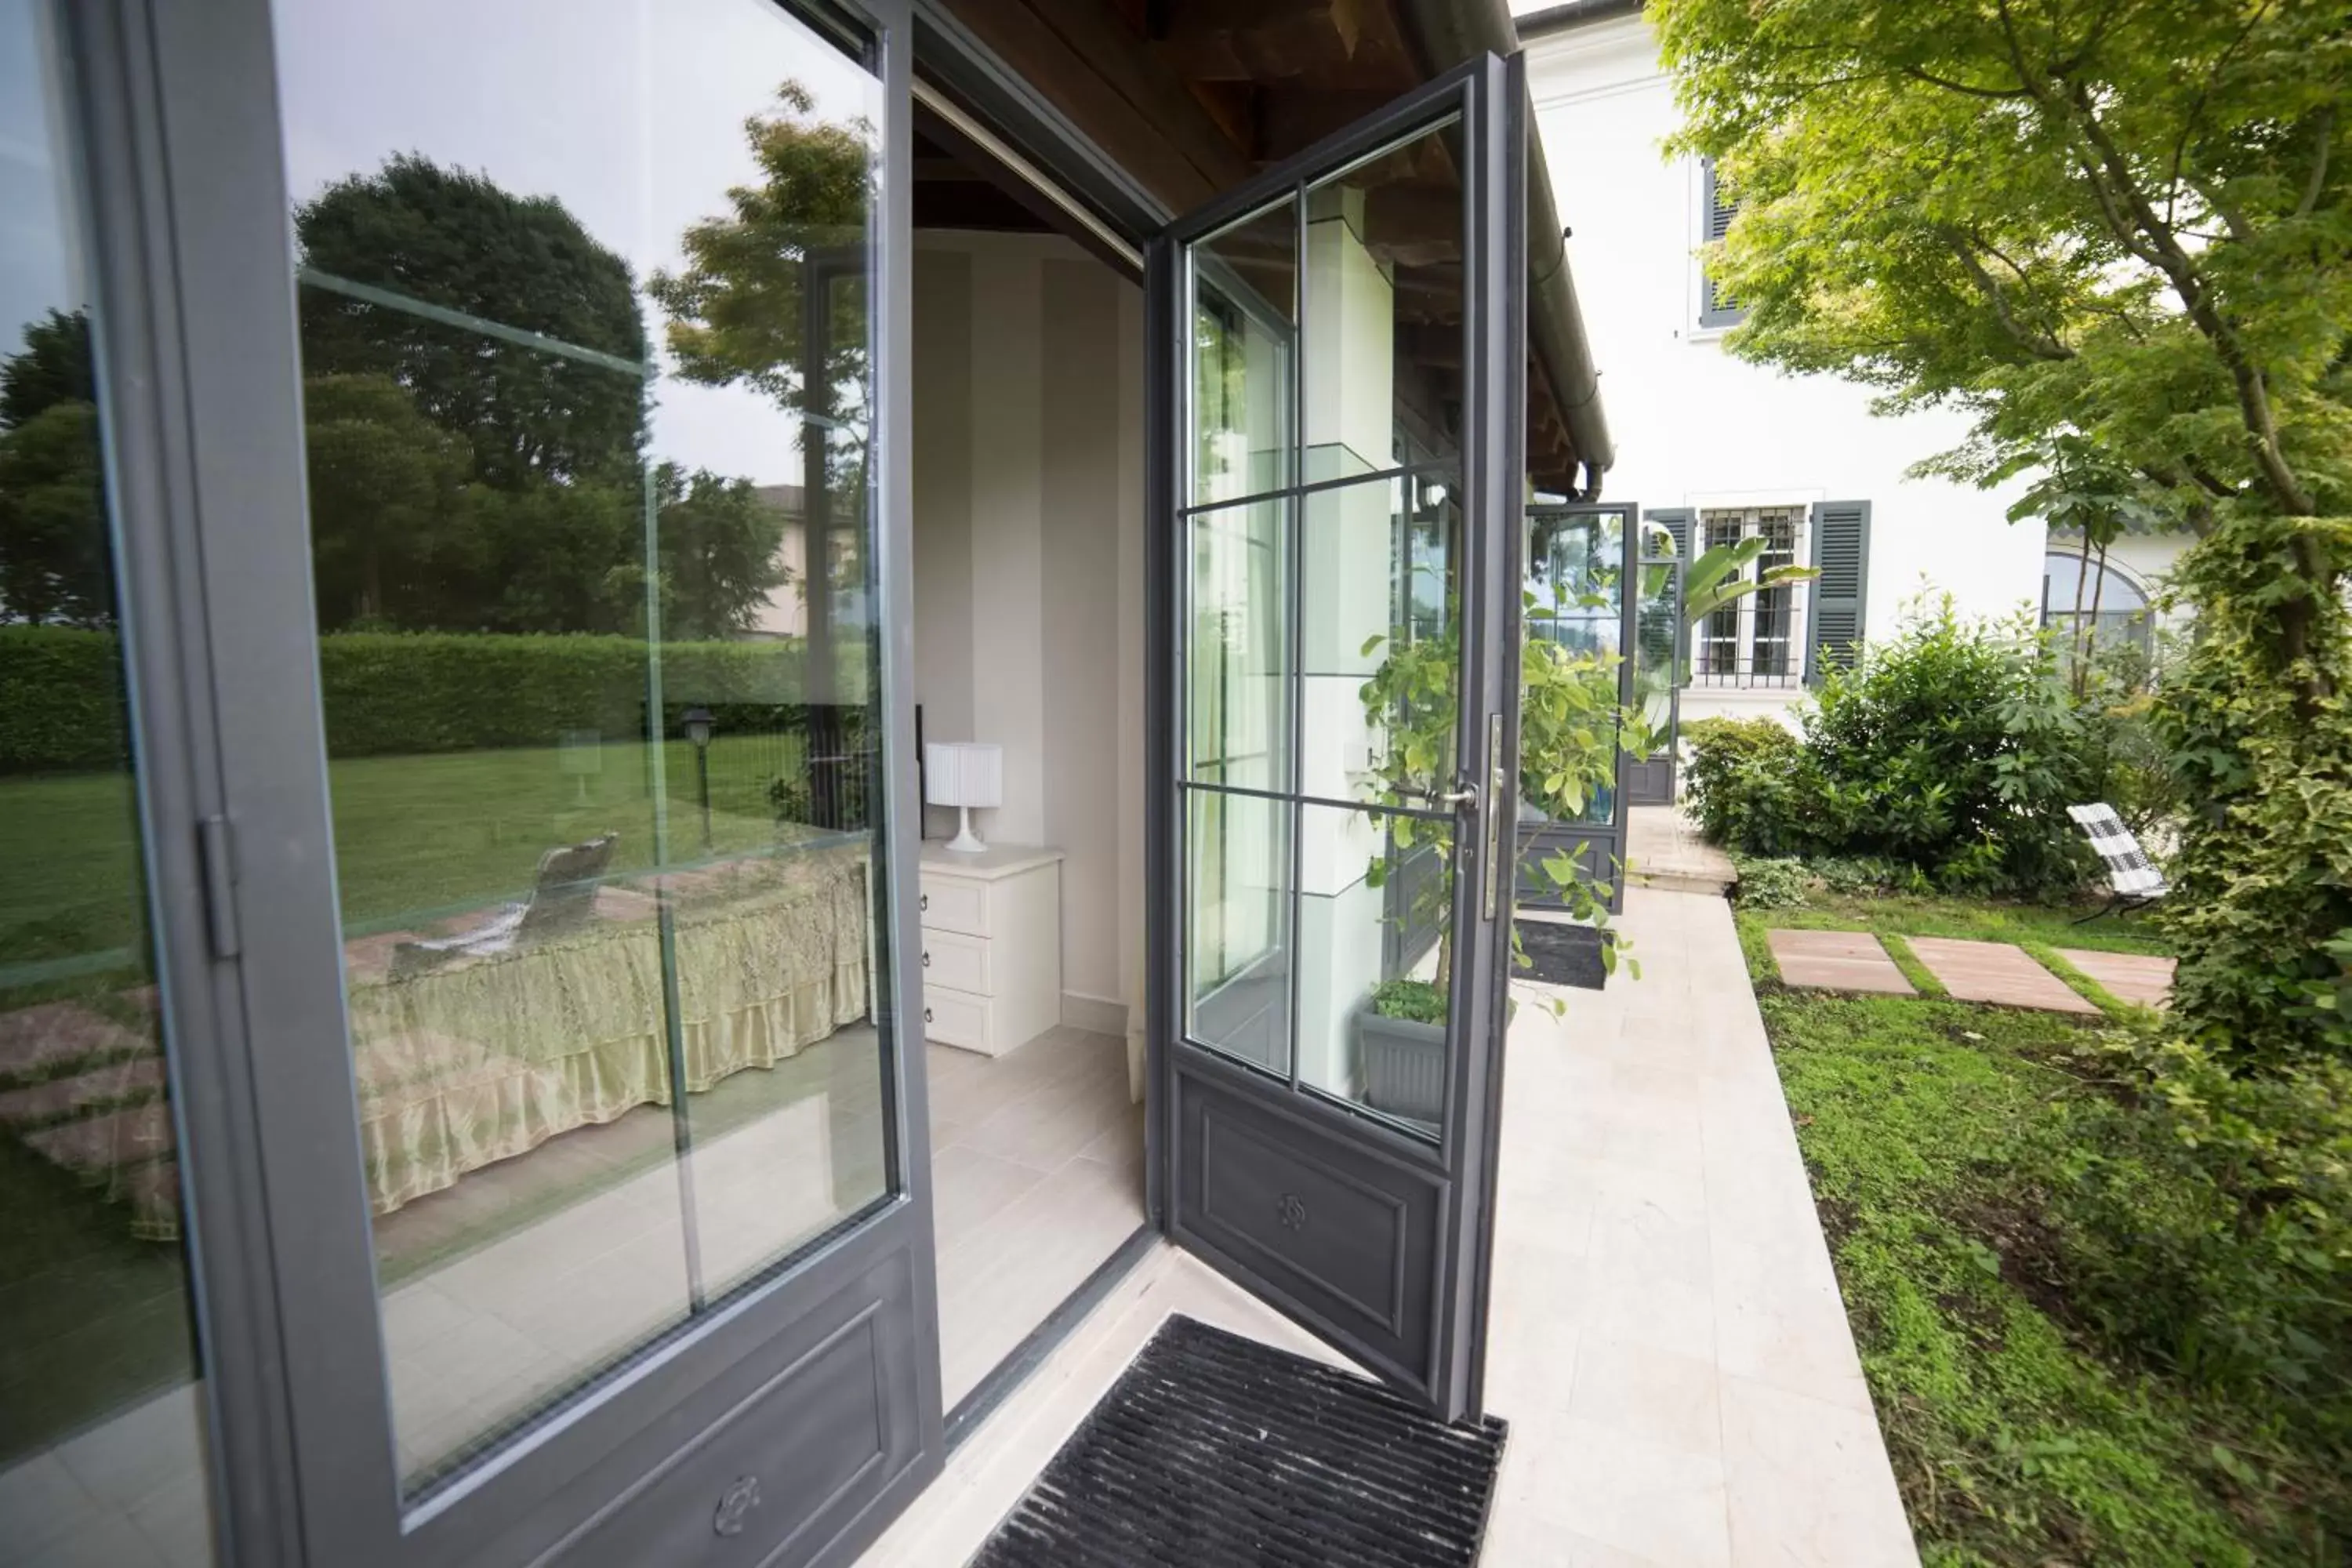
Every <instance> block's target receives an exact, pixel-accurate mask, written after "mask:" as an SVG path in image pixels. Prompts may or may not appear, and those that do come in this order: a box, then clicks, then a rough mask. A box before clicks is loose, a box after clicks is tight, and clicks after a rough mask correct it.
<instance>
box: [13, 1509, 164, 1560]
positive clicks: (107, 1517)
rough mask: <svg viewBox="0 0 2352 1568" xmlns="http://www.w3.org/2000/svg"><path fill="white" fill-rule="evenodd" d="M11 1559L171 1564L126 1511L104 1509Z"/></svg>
mask: <svg viewBox="0 0 2352 1568" xmlns="http://www.w3.org/2000/svg"><path fill="white" fill-rule="evenodd" d="M14 1561H17V1562H21V1563H22V1564H23V1568H171V1565H170V1564H169V1563H166V1562H165V1561H164V1559H163V1555H162V1554H161V1553H159V1552H157V1551H156V1550H155V1548H154V1547H153V1545H152V1544H151V1543H150V1542H148V1540H147V1538H146V1537H145V1536H143V1535H142V1534H141V1533H140V1532H139V1527H138V1526H137V1525H135V1524H133V1523H131V1520H130V1518H129V1516H128V1515H125V1514H115V1513H107V1514H100V1515H99V1516H98V1517H97V1518H96V1519H93V1520H90V1521H88V1522H87V1523H85V1524H83V1525H82V1526H80V1528H79V1529H77V1530H75V1531H73V1532H72V1533H71V1534H69V1535H66V1536H62V1537H60V1538H58V1540H56V1541H54V1542H50V1543H49V1544H48V1545H47V1546H46V1547H44V1548H42V1549H41V1550H40V1551H38V1552H34V1553H33V1554H32V1555H31V1556H29V1557H26V1558H23V1559H16V1560H14Z"/></svg>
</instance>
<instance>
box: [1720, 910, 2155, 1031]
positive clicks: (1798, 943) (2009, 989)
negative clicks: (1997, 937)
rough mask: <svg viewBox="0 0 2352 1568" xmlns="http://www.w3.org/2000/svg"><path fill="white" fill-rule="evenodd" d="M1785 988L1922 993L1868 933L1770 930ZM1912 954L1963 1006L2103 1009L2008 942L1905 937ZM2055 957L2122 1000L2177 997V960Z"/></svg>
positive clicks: (2150, 1003) (2085, 954) (2065, 953)
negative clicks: (2174, 994)
mask: <svg viewBox="0 0 2352 1568" xmlns="http://www.w3.org/2000/svg"><path fill="white" fill-rule="evenodd" d="M1764 935H1765V939H1766V940H1767V941H1768V942H1770V944H1771V947H1772V959H1773V962H1774V963H1777V964H1779V965H1780V979H1781V982H1782V984H1787V985H1790V986H1798V987H1802V988H1806V989H1811V990H1819V991H1869V992H1876V993H1880V994H1885V995H1890V996H1916V995H1917V994H1918V992H1917V990H1916V988H1915V987H1914V986H1913V985H1912V984H1911V982H1910V981H1909V980H1907V979H1906V978H1904V974H1903V971H1902V970H1900V969H1898V968H1897V967H1895V961H1894V960H1893V959H1892V958H1889V957H1888V956H1887V954H1886V950H1885V948H1884V947H1882V946H1880V945H1879V942H1878V939H1877V938H1876V937H1874V936H1873V935H1871V933H1870V932H1868V931H1766V932H1765V933H1764ZM1903 940H1904V941H1905V942H1908V943H1909V944H1910V947H1911V952H1912V953H1913V955H1914V956H1916V958H1917V959H1918V960H1919V962H1920V963H1923V964H1925V965H1926V966H1927V973H1930V974H1933V975H1934V976H1935V977H1936V978H1937V981H1939V982H1940V983H1941V984H1943V987H1944V989H1945V990H1947V991H1948V992H1950V993H1951V994H1952V995H1953V996H1955V997H1956V998H1958V1000H1960V1001H1962V1002H1991V1003H1995V1004H1998V1005H2000V1006H2004V1007H2032V1008H2038V1009H2039V1010H2041V1011H2042V1012H2045V1013H2082V1014H2087V1015H2092V1016H2095V1015H2096V1014H2097V1013H2098V1011H2099V1009H2098V1008H2097V1007H2096V1006H2095V1005H2093V1004H2092V1003H2091V1002H2090V1001H2089V1000H2087V999H2086V998H2084V996H2083V995H2081V994H2079V993H2077V992H2076V991H2075V990H2074V987H2072V986H2070V985H2068V984H2066V983H2065V982H2064V981H2063V980H2061V979H2059V978H2058V977H2057V976H2056V975H2054V974H2053V973H2050V972H2049V971H2048V970H2046V969H2044V968H2042V965H2040V964H2039V963H2035V962H2034V961H2033V959H2032V955H2030V954H2029V953H2027V952H2026V951H2025V950H2024V949H2023V948H2021V947H2017V946H2014V945H2012V944H2011V943H2009V942H1960V941H1958V940H1956V939H1954V938H1950V937H1940V936H1907V937H1905V938H1904V939H1903ZM2057 952H2058V955H2059V956H2060V957H2061V958H2063V959H2064V960H2065V961H2066V962H2067V963H2071V964H2073V965H2074V967H2075V968H2076V969H2079V970H2081V971H2082V972H2083V973H2084V974H2086V975H2088V976H2090V977H2091V978H2092V979H2093V980H2095V981H2097V982H2098V983H2099V984H2101V985H2103V986H2105V987H2106V989H2107V990H2108V991H2109V992H2111V993H2112V994H2114V995H2115V996H2116V998H2117V999H2118V1000H2120V1001H2124V1002H2136V1003H2137V1004H2139V1005H2141V1006H2144V1007H2161V1006H2163V1005H2165V1001H2166V999H2167V998H2168V997H2169V996H2170V995H2171V994H2172V970H2173V961H2172V960H2171V959H2169V958H2157V957H2153V956H2150V955H2148V954H2146V953H2137V952H2091V951H2088V950H2086V949H2078V948H2060V949H2058V950H2057Z"/></svg>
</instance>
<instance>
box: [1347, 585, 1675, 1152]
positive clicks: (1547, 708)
mask: <svg viewBox="0 0 2352 1568" xmlns="http://www.w3.org/2000/svg"><path fill="white" fill-rule="evenodd" d="M1594 603H1595V601H1591V600H1587V599H1582V598H1580V599H1579V600H1578V601H1577V604H1578V605H1580V606H1581V607H1593V605H1594ZM1524 608H1525V612H1526V613H1525V614H1524V616H1522V619H1521V625H1522V626H1523V627H1526V628H1528V630H1527V631H1525V632H1523V634H1522V637H1521V642H1520V650H1519V773H1518V787H1519V796H1520V799H1521V800H1522V802H1524V803H1526V804H1528V805H1534V806H1535V807H1537V808H1538V809H1540V810H1542V811H1544V812H1546V813H1547V814H1549V815H1567V816H1574V815H1576V814H1578V813H1580V812H1581V811H1582V810H1583V809H1584V805H1585V803H1586V802H1587V801H1588V800H1590V799H1591V797H1592V796H1593V795H1594V794H1595V793H1596V792H1598V791H1600V790H1601V789H1603V788H1605V787H1607V786H1608V785H1609V784H1612V782H1613V781H1614V780H1615V778H1616V773H1617V756H1618V752H1619V751H1620V750H1621V748H1622V750H1623V751H1625V752H1630V753H1632V754H1633V755H1635V756H1643V755H1647V754H1648V752H1649V751H1650V750H1651V749H1652V747H1653V745H1654V738H1653V737H1652V735H1651V733H1650V730H1649V726H1648V724H1647V722H1646V721H1644V719H1643V715H1642V714H1641V713H1639V712H1638V711H1635V710H1629V709H1626V708H1625V707H1623V706H1622V704H1620V703H1619V701H1618V700H1617V666H1618V664H1619V662H1620V658H1621V656H1619V655H1617V654H1613V653H1604V652H1600V651H1594V650H1582V649H1578V650H1571V649H1570V648H1566V647H1561V646H1560V645H1559V644H1558V643H1556V642H1553V641H1551V640H1550V639H1549V638H1545V637H1538V636H1535V635H1533V634H1532V628H1533V627H1534V626H1537V625H1538V623H1539V621H1540V620H1541V619H1542V618H1543V617H1542V611H1543V609H1544V605H1543V603H1542V601H1541V600H1540V599H1539V598H1538V595H1535V594H1532V593H1529V594H1528V595H1526V598H1525V604H1524ZM1458 625H1459V622H1458V619H1457V617H1456V616H1455V615H1454V605H1452V603H1451V602H1450V601H1449V603H1448V605H1447V614H1446V616H1445V617H1444V622H1443V624H1442V625H1441V626H1439V627H1437V628H1436V629H1434V630H1431V631H1425V632H1422V633H1420V634H1418V635H1406V634H1405V633H1403V632H1402V631H1401V632H1398V633H1393V634H1382V635H1380V636H1376V637H1371V638H1370V639H1369V640H1368V641H1366V643H1365V644H1364V649H1363V651H1364V652H1365V653H1366V654H1367V655H1370V654H1372V653H1374V652H1377V651H1379V650H1380V649H1381V647H1383V646H1385V647H1387V650H1388V651H1387V653H1386V655H1385V657H1383V658H1381V662H1380V664H1379V665H1378V667H1376V668H1374V670H1373V672H1372V675H1371V678H1370V679H1368V680H1366V681H1365V682H1364V684H1363V686H1362V688H1361V689H1360V691H1359V693H1358V695H1359V697H1360V700H1361V701H1362V703H1363V706H1364V716H1365V719H1366V720H1367V721H1368V722H1369V725H1370V729H1371V731H1372V733H1373V734H1374V735H1375V736H1377V737H1381V738H1383V742H1384V743H1381V744H1380V745H1379V746H1378V748H1377V751H1376V754H1375V755H1374V756H1373V758H1372V759H1371V767H1370V773H1369V775H1368V777H1367V780H1366V793H1367V795H1368V797H1369V798H1370V800H1371V801H1373V802H1375V803H1377V804H1380V805H1391V806H1426V805H1428V804H1429V803H1430V802H1432V801H1433V800H1436V799H1437V798H1438V797H1439V796H1441V795H1444V794H1445V793H1446V792H1447V791H1449V790H1451V789H1452V788H1453V787H1454V779H1453V767H1454V715H1455V711H1456V707H1457V704H1456V703H1455V700H1454V690H1455V686H1454V682H1455V679H1456V672H1457V671H1458V670H1459V668H1460V667H1461V643H1460V637H1459V632H1458V629H1457V628H1458ZM1387 821H1388V825H1389V826H1388V832H1387V835H1386V840H1387V841H1386V843H1385V845H1384V846H1383V847H1382V849H1381V851H1379V852H1376V853H1375V854H1374V855H1373V857H1372V858H1371V862H1370V866H1369V867H1368V868H1366V872H1365V880H1366V882H1367V883H1368V884H1369V885H1370V886H1371V887H1373V888H1384V887H1386V886H1387V885H1388V883H1389V881H1390V879H1391V877H1392V876H1394V875H1395V874H1396V873H1397V871H1398V869H1399V868H1401V867H1404V866H1407V865H1409V864H1411V863H1412V861H1413V859H1414V858H1415V857H1417V856H1419V855H1424V854H1427V853H1430V852H1434V853H1435V855H1436V857H1437V863H1436V871H1435V874H1434V875H1429V876H1424V877H1423V878H1422V879H1420V880H1419V882H1418V883H1417V885H1416V886H1415V887H1414V889H1413V893H1412V899H1411V900H1410V902H1409V904H1408V907H1407V909H1406V910H1405V911H1404V913H1403V914H1402V916H1401V917H1399V918H1401V919H1402V921H1406V922H1409V923H1412V924H1414V925H1422V924H1426V923H1434V925H1435V926H1436V930H1437V940H1436V959H1435V963H1434V964H1433V967H1432V970H1431V973H1428V974H1425V975H1422V974H1412V973H1404V974H1392V975H1388V976H1385V977H1383V978H1382V980H1381V982H1380V984H1377V985H1375V986H1374V987H1373V988H1372V990H1371V992H1370V994H1369V995H1367V996H1366V997H1365V998H1364V999H1363V1000H1362V1001H1361V1002H1360V1004H1359V1005H1358V1006H1357V1008H1356V1011H1355V1015H1354V1020H1353V1034H1354V1040H1355V1048H1356V1056H1357V1061H1358V1064H1359V1066H1360V1070H1361V1072H1362V1074H1363V1081H1364V1086H1365V1087H1364V1099H1365V1102H1366V1103H1367V1104H1369V1105H1370V1106H1371V1107H1372V1108H1373V1109H1374V1110H1382V1111H1386V1112H1389V1113H1390V1114H1391V1115H1396V1116H1402V1117H1408V1118H1411V1119H1412V1120H1415V1121H1435V1120H1436V1119H1437V1118H1438V1116H1439V1115H1440V1114H1441V1112H1442V1110H1443V1107H1444V1077H1445V1012H1446V998H1447V995H1448V994H1449V992H1450V990H1451V987H1452V984H1453V978H1454V931H1453V926H1452V923H1451V921H1450V920H1448V919H1447V918H1446V917H1447V914H1448V912H1449V911H1450V910H1452V908H1453V903H1454V855H1453V853H1452V847H1453V840H1452V835H1451V833H1450V831H1449V830H1448V829H1447V828H1446V827H1445V826H1443V825H1440V824H1433V823H1431V822H1429V821H1427V820H1425V819H1422V818H1417V817H1411V816H1391V817H1389V818H1388V819H1387ZM1537 869H1538V871H1539V873H1540V874H1541V875H1542V876H1543V877H1544V878H1545V879H1547V880H1548V881H1549V882H1550V883H1551V884H1552V886H1553V888H1554V889H1555V890H1556V891H1557V892H1558V894H1559V900H1560V901H1561V903H1563V904H1564V905H1565V906H1566V907H1567V908H1568V910H1569V911H1570V914H1572V915H1574V916H1575V917H1577V918H1578V919H1580V920H1583V921H1590V922H1591V923H1592V924H1594V925H1596V926H1606V925H1607V923H1608V900H1609V892H1610V889H1609V887H1608V885H1607V884H1606V883H1596V882H1594V881H1592V880H1591V879H1589V878H1588V877H1587V876H1586V875H1585V874H1584V872H1583V869H1582V868H1580V866H1579V865H1578V864H1577V862H1576V860H1575V858H1573V857H1571V856H1569V855H1567V854H1564V853H1563V854H1555V855H1552V856H1549V857H1547V858H1545V859H1543V860H1542V861H1540V862H1538V866H1537ZM1508 883H1509V885H1510V887H1511V889H1512V902H1513V905H1514V906H1515V907H1516V905H1517V876H1516V875H1509V876H1508ZM1511 946H1512V953H1513V963H1514V965H1515V966H1516V967H1518V968H1525V967H1527V966H1528V964H1527V959H1526V955H1525V954H1524V953H1523V952H1521V951H1520V949H1519V940H1518V931H1517V921H1513V922H1512V935H1511ZM1616 958H1617V952H1616V949H1615V947H1614V946H1604V948H1603V949H1602V962H1603V963H1604V964H1606V965H1608V966H1609V967H1611V968H1614V967H1615V963H1616ZM1549 1005H1552V1006H1553V1007H1555V1008H1558V1007H1559V1005H1560V1004H1559V1002H1558V1000H1557V999H1554V1000H1553V1001H1552V1002H1551V1003H1550V1004H1549Z"/></svg>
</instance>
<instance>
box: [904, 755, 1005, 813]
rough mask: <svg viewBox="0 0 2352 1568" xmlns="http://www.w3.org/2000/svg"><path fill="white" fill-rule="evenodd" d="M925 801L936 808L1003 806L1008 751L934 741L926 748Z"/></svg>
mask: <svg viewBox="0 0 2352 1568" xmlns="http://www.w3.org/2000/svg"><path fill="white" fill-rule="evenodd" d="M923 798H924V799H925V800H927V801H929V803H930V804H931V805H1002V804H1003V800H1004V748H1003V747H1002V746H990V745H982V744H978V743H975V742H950V741H932V742H928V743H927V744H925V746H924V747H923Z"/></svg>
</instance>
